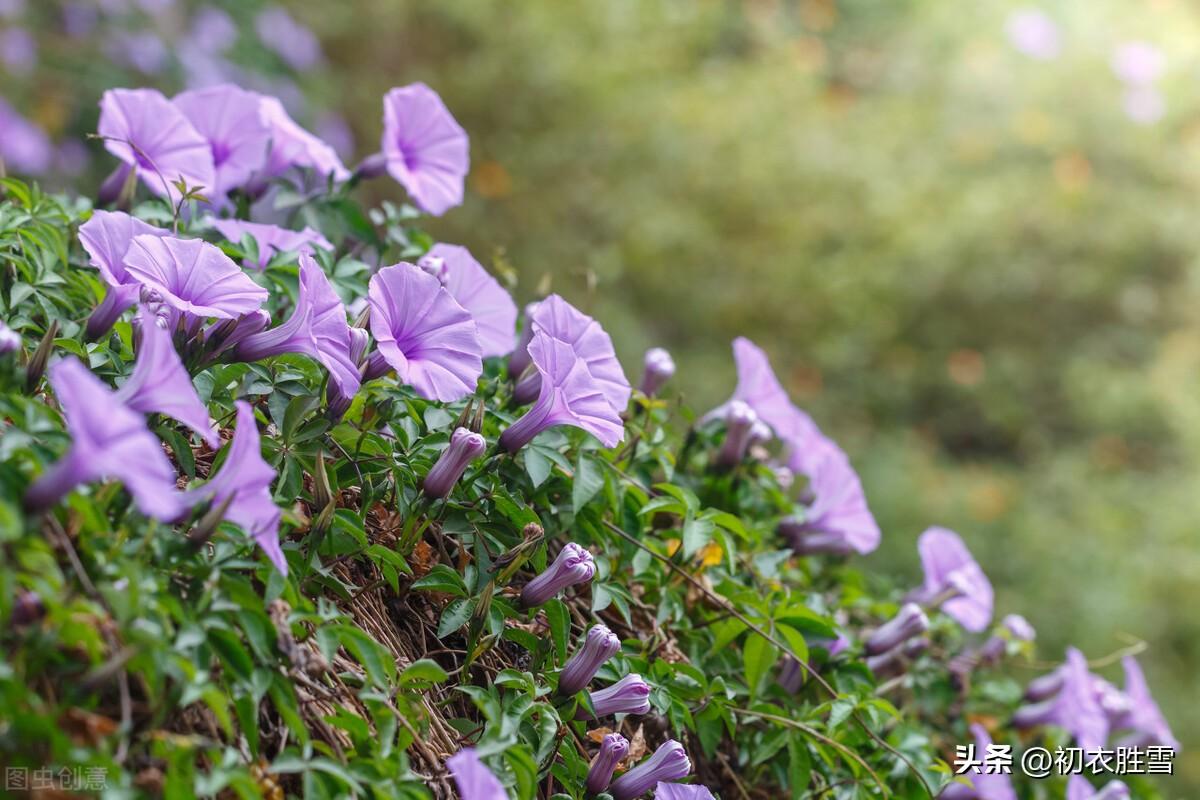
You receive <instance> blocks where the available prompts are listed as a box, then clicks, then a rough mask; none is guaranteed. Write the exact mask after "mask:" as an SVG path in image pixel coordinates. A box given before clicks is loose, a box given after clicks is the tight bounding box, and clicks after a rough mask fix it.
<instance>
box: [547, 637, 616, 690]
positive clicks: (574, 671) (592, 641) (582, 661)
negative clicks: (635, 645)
mask: <svg viewBox="0 0 1200 800" xmlns="http://www.w3.org/2000/svg"><path fill="white" fill-rule="evenodd" d="M620 649H621V640H620V639H618V638H617V635H616V634H615V633H613V632H612V631H610V630H609V629H608V628H607V627H606V626H604V625H593V626H592V628H591V630H589V631H588V632H587V637H586V638H585V639H584V640H583V646H582V647H580V648H579V649H578V650H576V651H575V654H574V655H573V656H571V658H570V660H568V661H567V664H566V666H564V667H563V668H562V672H561V673H559V676H558V691H559V694H575V693H576V692H578V691H580V690H581V689H583V687H585V686H587V685H588V683H589V682H590V681H591V680H592V678H594V677H596V672H597V671H598V670H599V669H600V667H602V666H604V662H606V661H608V660H609V659H610V658H612V657H613V656H614V655H616V652H617V651H618V650H620Z"/></svg>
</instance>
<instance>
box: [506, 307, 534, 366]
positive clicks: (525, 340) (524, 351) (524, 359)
mask: <svg viewBox="0 0 1200 800" xmlns="http://www.w3.org/2000/svg"><path fill="white" fill-rule="evenodd" d="M537 307H538V304H537V302H536V301H535V302H532V303H526V304H525V308H524V309H522V312H523V314H524V316H525V326H524V327H523V328H521V335H520V337H518V339H517V346H516V347H515V348H513V351H512V355H511V356H509V358H508V377H510V378H514V379H515V378H519V377H520V376H521V373H523V372H524V371H525V370H526V368H528V367H529V365H530V364H532V363H533V359H531V358H530V357H529V343H530V342H532V341H533V312H534V311H537Z"/></svg>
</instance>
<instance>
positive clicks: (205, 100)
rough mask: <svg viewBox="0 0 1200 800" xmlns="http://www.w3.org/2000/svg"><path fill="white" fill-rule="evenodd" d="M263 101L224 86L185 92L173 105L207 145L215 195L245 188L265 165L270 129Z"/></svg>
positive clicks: (233, 87) (226, 84)
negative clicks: (263, 111)
mask: <svg viewBox="0 0 1200 800" xmlns="http://www.w3.org/2000/svg"><path fill="white" fill-rule="evenodd" d="M260 99H261V98H260V96H259V95H258V94H255V93H254V92H248V91H246V90H245V89H240V88H238V87H237V86H233V85H231V84H228V83H225V84H220V85H218V86H210V87H208V88H205V89H192V90H189V91H186V92H182V93H181V94H178V95H176V96H175V99H174V100H172V101H171V102H173V103H174V104H175V107H176V108H178V109H179V110H180V111H182V112H183V115H184V116H185V117H187V119H188V122H190V123H192V127H194V128H195V129H196V130H197V131H198V132H199V133H200V135H201V136H203V137H204V138H205V140H206V141H207V142H208V147H209V151H210V152H211V153H212V162H213V174H214V179H213V187H212V193H213V194H214V195H225V194H227V193H228V192H229V191H231V190H233V189H236V188H238V187H239V186H242V185H244V184H245V183H246V181H248V180H249V179H250V176H251V175H253V174H254V173H255V172H257V171H258V170H260V169H262V166H263V164H264V163H265V162H266V159H267V150H268V148H269V147H270V144H271V129H270V127H268V126H267V122H266V120H264V119H263V117H262V114H261V112H260Z"/></svg>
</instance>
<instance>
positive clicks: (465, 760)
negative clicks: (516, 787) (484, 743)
mask: <svg viewBox="0 0 1200 800" xmlns="http://www.w3.org/2000/svg"><path fill="white" fill-rule="evenodd" d="M446 766H447V767H449V768H450V774H451V775H453V776H454V784H455V785H456V786H457V787H458V796H459V797H460V798H462V800H508V793H507V792H505V791H504V786H503V785H502V784H501V783H500V780H499V779H498V778H497V777H496V776H495V775H494V774H493V773H492V771H491V770H490V769H488V768H487V767H485V766H484V765H483V762H482V761H480V760H479V755H478V754H477V753H476V752H475V749H474V748H471V747H466V748H463V749H462V750H459V751H458V752H457V753H455V754H454V755H452V756H450V758H448V759H446Z"/></svg>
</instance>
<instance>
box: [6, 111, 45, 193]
mask: <svg viewBox="0 0 1200 800" xmlns="http://www.w3.org/2000/svg"><path fill="white" fill-rule="evenodd" d="M53 158H54V148H53V146H52V145H51V144H50V137H48V136H46V132H45V131H43V130H42V129H41V128H40V127H38V126H37V125H35V124H34V123H32V122H30V121H29V120H27V119H25V118H24V117H22V116H21V115H20V114H18V113H17V112H16V109H14V108H13V107H12V106H10V105H9V104H8V103H7V102H5V100H4V98H3V97H0V159H3V160H4V163H5V164H6V165H7V166H8V168H9V169H10V170H12V171H15V172H22V173H27V174H30V175H39V174H41V173H43V172H46V171H47V170H48V169H50V162H51V161H52V160H53Z"/></svg>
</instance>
